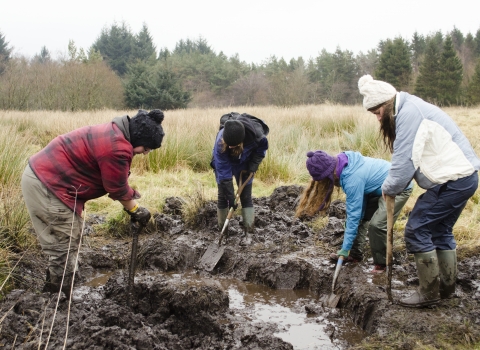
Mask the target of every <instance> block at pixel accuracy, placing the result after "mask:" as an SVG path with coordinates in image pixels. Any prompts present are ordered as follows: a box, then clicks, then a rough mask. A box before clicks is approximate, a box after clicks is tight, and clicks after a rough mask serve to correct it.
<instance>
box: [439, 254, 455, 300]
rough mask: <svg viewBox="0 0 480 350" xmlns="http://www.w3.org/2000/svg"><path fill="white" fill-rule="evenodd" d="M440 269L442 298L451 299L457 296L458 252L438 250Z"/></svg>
mask: <svg viewBox="0 0 480 350" xmlns="http://www.w3.org/2000/svg"><path fill="white" fill-rule="evenodd" d="M437 256H438V268H439V272H440V287H439V292H440V298H442V299H449V298H451V297H453V296H454V295H455V281H456V279H457V251H456V250H437Z"/></svg>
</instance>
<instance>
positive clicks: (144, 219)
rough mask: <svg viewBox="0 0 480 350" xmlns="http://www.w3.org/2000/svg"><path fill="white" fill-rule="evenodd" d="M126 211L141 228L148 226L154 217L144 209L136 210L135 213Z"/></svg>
mask: <svg viewBox="0 0 480 350" xmlns="http://www.w3.org/2000/svg"><path fill="white" fill-rule="evenodd" d="M125 211H126V212H127V213H128V215H130V217H131V220H132V222H138V224H139V225H141V226H147V224H148V221H150V218H151V217H152V215H151V214H150V212H149V211H148V209H147V208H144V207H137V209H135V208H134V210H133V211H130V210H127V209H125Z"/></svg>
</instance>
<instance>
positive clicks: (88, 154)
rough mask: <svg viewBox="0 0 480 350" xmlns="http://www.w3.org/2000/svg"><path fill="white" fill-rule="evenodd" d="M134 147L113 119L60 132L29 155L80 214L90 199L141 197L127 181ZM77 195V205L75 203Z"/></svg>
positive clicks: (52, 187)
mask: <svg viewBox="0 0 480 350" xmlns="http://www.w3.org/2000/svg"><path fill="white" fill-rule="evenodd" d="M132 159H133V147H132V145H131V143H130V142H129V141H128V140H127V139H126V138H125V136H124V134H123V132H122V131H121V130H120V128H119V127H118V126H117V125H116V124H114V123H113V122H110V123H106V124H99V125H93V126H85V127H83V128H80V129H76V130H74V131H71V132H69V133H67V134H64V135H60V136H57V137H56V138H55V139H53V140H52V141H51V142H50V143H49V144H48V145H47V146H46V147H45V148H44V149H42V150H41V151H40V152H38V153H37V154H35V155H33V156H32V157H30V159H29V164H30V167H31V168H32V170H33V172H34V173H35V174H36V175H37V177H38V179H39V180H40V181H41V182H42V183H43V184H45V186H47V188H48V189H49V190H50V191H51V192H52V193H54V194H55V195H56V196H57V197H58V198H59V199H60V200H61V201H62V202H63V203H65V205H67V206H68V207H69V208H70V209H72V210H74V208H75V212H76V213H77V214H79V215H81V213H82V211H83V207H84V204H85V202H86V201H87V200H89V199H94V198H98V197H101V196H103V195H105V194H107V193H108V194H109V197H110V198H112V199H114V200H131V199H137V198H140V194H139V193H138V192H136V191H135V190H134V189H132V188H131V187H130V186H129V185H128V175H129V171H130V165H131V163H132ZM75 195H76V197H77V198H76V205H75Z"/></svg>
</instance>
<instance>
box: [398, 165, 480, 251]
mask: <svg viewBox="0 0 480 350" xmlns="http://www.w3.org/2000/svg"><path fill="white" fill-rule="evenodd" d="M477 187H478V173H477V172H474V173H473V174H472V175H470V176H467V177H464V178H461V179H458V180H455V181H448V182H446V183H444V184H442V185H437V186H435V187H432V188H430V189H428V190H427V191H426V192H425V193H423V194H422V195H421V196H420V197H418V199H417V202H416V203H415V206H414V207H413V210H412V212H411V213H410V216H409V218H408V222H407V225H406V227H405V243H406V247H407V252H408V253H424V252H430V251H432V250H435V249H440V250H453V249H455V248H456V246H457V243H456V242H455V238H454V237H453V232H452V231H453V226H454V225H455V223H456V222H457V220H458V217H459V216H460V214H461V212H462V210H463V208H465V205H466V204H467V201H468V199H469V198H470V197H471V196H473V194H474V193H475V191H476V190H477Z"/></svg>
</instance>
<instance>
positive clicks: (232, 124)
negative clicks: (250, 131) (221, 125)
mask: <svg viewBox="0 0 480 350" xmlns="http://www.w3.org/2000/svg"><path fill="white" fill-rule="evenodd" d="M244 139H245V127H244V126H243V124H242V122H240V121H238V120H227V121H226V122H225V129H224V130H223V141H225V143H226V144H227V145H228V146H237V145H239V144H241V143H242V142H243V140H244Z"/></svg>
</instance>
